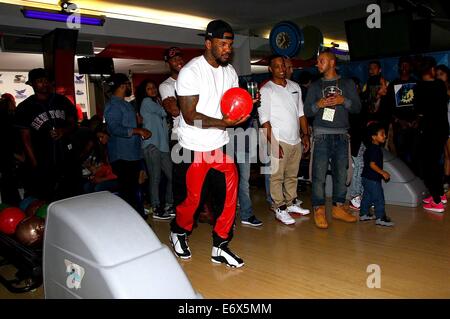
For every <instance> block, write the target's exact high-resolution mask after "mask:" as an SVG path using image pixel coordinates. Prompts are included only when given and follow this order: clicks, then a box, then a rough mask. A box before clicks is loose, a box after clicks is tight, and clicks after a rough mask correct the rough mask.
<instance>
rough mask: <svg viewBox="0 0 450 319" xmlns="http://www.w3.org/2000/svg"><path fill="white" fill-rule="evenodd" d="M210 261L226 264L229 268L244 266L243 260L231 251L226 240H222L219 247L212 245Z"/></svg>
mask: <svg viewBox="0 0 450 319" xmlns="http://www.w3.org/2000/svg"><path fill="white" fill-rule="evenodd" d="M211 261H212V262H214V263H216V264H226V265H227V266H228V267H231V268H240V267H242V266H244V261H243V260H242V259H241V258H239V256H236V255H235V254H233V253H232V252H231V250H230V249H229V248H228V242H227V241H224V242H223V243H221V244H220V245H219V247H215V246H213V248H212V253H211Z"/></svg>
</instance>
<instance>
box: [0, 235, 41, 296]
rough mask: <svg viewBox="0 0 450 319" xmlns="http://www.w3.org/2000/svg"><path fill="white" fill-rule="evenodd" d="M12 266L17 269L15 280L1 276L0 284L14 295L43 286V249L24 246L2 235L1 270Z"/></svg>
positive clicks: (0, 244) (0, 242) (0, 239)
mask: <svg viewBox="0 0 450 319" xmlns="http://www.w3.org/2000/svg"><path fill="white" fill-rule="evenodd" d="M8 265H12V266H14V267H15V268H16V269H17V272H16V273H15V275H14V277H13V278H5V277H3V276H2V275H1V274H0V283H1V284H2V285H3V286H5V288H6V289H8V290H9V291H10V292H12V293H24V292H29V291H32V290H34V289H36V288H38V287H40V286H41V285H42V282H43V278H42V248H31V247H26V246H24V245H22V244H21V243H19V242H17V241H16V240H14V238H12V237H10V236H8V235H5V234H2V233H0V269H1V268H2V267H5V266H8Z"/></svg>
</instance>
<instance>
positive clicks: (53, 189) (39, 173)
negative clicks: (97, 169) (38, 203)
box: [25, 163, 83, 202]
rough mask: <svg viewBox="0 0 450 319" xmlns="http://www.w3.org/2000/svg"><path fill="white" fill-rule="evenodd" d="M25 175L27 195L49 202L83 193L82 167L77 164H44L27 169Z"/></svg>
mask: <svg viewBox="0 0 450 319" xmlns="http://www.w3.org/2000/svg"><path fill="white" fill-rule="evenodd" d="M25 175H26V178H27V181H26V188H27V189H26V191H27V194H29V195H31V196H34V197H36V198H39V199H42V200H45V201H48V202H52V201H55V200H60V199H64V198H69V197H73V196H77V195H80V194H82V193H83V191H82V175H81V166H79V165H77V164H72V163H64V165H53V166H49V165H45V164H42V165H38V167H37V168H34V169H31V168H27V169H26V173H25Z"/></svg>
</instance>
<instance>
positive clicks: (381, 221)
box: [375, 215, 395, 227]
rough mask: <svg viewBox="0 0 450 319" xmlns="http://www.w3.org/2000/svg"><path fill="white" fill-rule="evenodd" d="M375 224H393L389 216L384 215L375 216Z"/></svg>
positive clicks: (389, 225)
mask: <svg viewBox="0 0 450 319" xmlns="http://www.w3.org/2000/svg"><path fill="white" fill-rule="evenodd" d="M375 225H378V226H386V227H392V226H394V225H395V224H394V223H393V222H392V221H391V219H390V218H389V217H387V216H386V215H384V216H383V217H382V218H377V220H376V221H375Z"/></svg>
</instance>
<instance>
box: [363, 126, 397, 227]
mask: <svg viewBox="0 0 450 319" xmlns="http://www.w3.org/2000/svg"><path fill="white" fill-rule="evenodd" d="M367 130H368V133H369V136H370V138H371V144H370V145H369V146H368V147H367V149H366V151H365V152H364V168H363V172H362V175H361V176H362V183H363V187H364V193H363V198H362V202H361V208H360V214H359V220H360V221H368V220H374V219H375V218H376V222H375V224H376V225H379V226H387V227H390V226H394V223H393V222H392V221H391V219H390V218H389V217H388V216H386V212H385V210H384V192H383V187H382V186H381V179H382V178H383V179H384V180H385V181H386V182H387V181H388V180H389V179H390V177H391V175H390V174H389V173H388V172H386V171H384V170H383V151H382V149H381V146H380V145H382V144H383V143H384V142H385V141H386V132H385V131H384V128H383V126H382V125H380V123H378V122H373V123H371V124H369V125H368V127H367ZM372 204H373V205H374V206H375V216H376V217H374V216H373V215H371V214H370V213H369V209H370V206H371V205H372Z"/></svg>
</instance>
